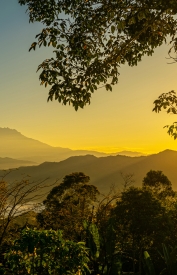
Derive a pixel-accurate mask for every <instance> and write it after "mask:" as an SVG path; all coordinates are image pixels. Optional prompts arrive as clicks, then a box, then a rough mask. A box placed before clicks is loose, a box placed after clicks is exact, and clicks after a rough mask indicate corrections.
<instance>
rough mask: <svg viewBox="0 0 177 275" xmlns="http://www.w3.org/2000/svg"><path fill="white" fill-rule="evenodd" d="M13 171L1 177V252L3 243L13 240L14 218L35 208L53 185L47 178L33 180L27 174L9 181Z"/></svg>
mask: <svg viewBox="0 0 177 275" xmlns="http://www.w3.org/2000/svg"><path fill="white" fill-rule="evenodd" d="M12 172H13V171H11V170H9V171H7V172H6V173H5V174H4V175H3V176H2V177H1V178H0V253H1V248H2V245H3V243H4V242H9V241H11V240H8V239H9V238H10V234H9V230H10V227H11V225H12V223H13V221H14V219H15V218H16V217H17V216H18V215H20V214H22V213H25V212H29V211H32V210H34V209H35V208H36V205H37V204H38V202H39V201H40V200H41V199H42V198H43V197H44V196H45V191H46V188H47V189H48V188H49V187H51V186H53V184H50V185H48V184H47V179H46V180H43V181H33V180H30V179H29V177H27V176H26V177H23V178H22V179H21V180H19V181H14V182H8V180H6V178H7V176H8V174H9V173H12ZM55 183H56V182H55ZM55 183H54V184H55ZM41 190H42V192H41Z"/></svg>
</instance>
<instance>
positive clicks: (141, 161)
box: [0, 150, 177, 193]
mask: <svg viewBox="0 0 177 275" xmlns="http://www.w3.org/2000/svg"><path fill="white" fill-rule="evenodd" d="M176 163H177V151H172V150H165V151H163V152H160V153H158V154H153V155H150V156H141V157H127V156H120V155H118V156H107V157H99V158H98V157H95V156H93V155H86V156H75V157H70V158H68V159H66V160H63V161H60V162H44V163H42V164H40V165H37V166H29V167H20V168H19V169H18V170H15V171H12V172H11V173H10V174H9V175H8V176H7V181H8V182H12V181H14V180H20V178H21V177H23V176H24V175H30V176H31V179H32V180H34V181H41V180H44V179H47V178H48V182H49V183H50V184H51V183H54V182H55V181H56V179H58V184H59V183H60V182H61V181H62V179H63V177H64V176H65V175H68V174H70V173H73V172H83V173H85V174H86V175H88V176H90V179H91V181H90V183H91V184H94V185H96V186H97V187H98V189H99V190H100V191H101V192H103V193H108V192H109V189H110V186H111V185H115V186H117V188H120V189H121V188H122V187H123V183H124V181H123V178H122V176H121V172H122V173H123V174H124V175H125V174H134V180H135V182H134V184H133V185H135V186H141V185H142V180H143V178H144V177H145V176H146V174H147V172H149V171H150V170H151V169H152V170H161V171H163V173H164V174H165V175H166V176H167V177H168V178H169V180H170V181H171V182H172V185H173V188H174V190H177V169H176ZM3 173H4V172H3V171H0V175H2V174H3Z"/></svg>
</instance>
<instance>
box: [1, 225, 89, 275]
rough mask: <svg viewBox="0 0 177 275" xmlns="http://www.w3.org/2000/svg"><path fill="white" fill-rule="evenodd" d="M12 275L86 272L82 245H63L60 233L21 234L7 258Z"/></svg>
mask: <svg viewBox="0 0 177 275" xmlns="http://www.w3.org/2000/svg"><path fill="white" fill-rule="evenodd" d="M5 257H6V259H7V266H9V269H10V271H11V274H14V275H17V274H24V275H25V274H31V275H40V274H41V275H49V274H51V275H52V274H53V275H54V274H61V275H62V274H63V275H65V274H73V275H75V274H76V272H78V270H79V269H80V271H82V273H83V274H85V273H86V271H88V267H87V263H88V261H89V259H88V256H87V249H86V248H85V246H84V243H74V242H72V241H65V240H64V239H63V238H62V233H61V231H53V230H40V231H38V230H32V229H26V230H23V231H22V233H21V236H20V238H19V239H18V240H16V241H15V243H14V245H13V246H12V248H11V250H10V252H8V253H7V254H6V256H5Z"/></svg>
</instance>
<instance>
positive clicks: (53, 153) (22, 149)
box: [0, 128, 142, 169]
mask: <svg viewBox="0 0 177 275" xmlns="http://www.w3.org/2000/svg"><path fill="white" fill-rule="evenodd" d="M87 154H90V155H94V156H96V157H106V156H109V155H112V154H106V153H102V152H96V151H87V150H71V149H69V148H62V147H52V146H50V145H48V144H45V143H43V142H40V141H38V140H35V139H32V138H28V137H25V136H24V135H22V134H21V133H19V132H18V131H17V130H14V129H9V128H0V157H1V158H5V157H9V158H13V159H19V160H24V161H31V164H30V163H29V165H33V163H34V162H35V163H38V164H40V163H43V162H45V161H57V162H58V161H61V160H64V159H67V158H69V157H71V156H83V155H87ZM118 154H121V155H128V156H140V155H142V154H141V153H138V152H130V151H124V152H120V153H119V152H118V153H116V154H113V155H118ZM18 165H19V166H21V165H24V164H18ZM19 166H16V167H19ZM14 167H15V166H14ZM7 168H12V166H9V167H7ZM0 169H2V167H1V166H0Z"/></svg>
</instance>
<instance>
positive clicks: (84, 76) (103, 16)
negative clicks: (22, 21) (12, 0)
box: [18, 0, 177, 110]
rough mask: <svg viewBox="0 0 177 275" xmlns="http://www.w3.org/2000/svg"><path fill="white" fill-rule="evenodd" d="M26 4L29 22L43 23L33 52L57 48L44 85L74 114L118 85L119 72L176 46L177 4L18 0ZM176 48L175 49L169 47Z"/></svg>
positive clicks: (42, 77) (46, 69)
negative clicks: (97, 94)
mask: <svg viewBox="0 0 177 275" xmlns="http://www.w3.org/2000/svg"><path fill="white" fill-rule="evenodd" d="M18 2H19V3H20V4H21V5H25V4H26V5H27V11H28V14H29V20H30V22H35V21H38V22H41V23H42V24H43V25H44V28H43V30H42V31H41V33H39V34H37V35H36V38H37V42H33V43H32V45H31V47H30V49H29V50H31V49H33V50H35V49H36V46H39V47H41V46H45V47H46V46H52V47H53V49H54V51H53V52H54V54H55V57H52V58H49V59H46V60H44V61H43V62H42V63H41V64H40V65H39V66H38V69H37V70H40V69H42V72H41V73H40V75H39V79H40V81H41V84H42V85H43V84H45V87H46V86H47V85H50V86H51V88H50V90H49V97H48V100H52V99H53V98H55V99H56V100H58V101H59V102H62V103H63V104H64V105H66V104H67V103H69V104H72V105H73V107H74V108H75V110H77V109H78V107H81V108H83V107H84V106H85V105H86V104H90V100H91V95H92V93H93V92H94V91H95V90H97V89H98V88H100V87H102V86H105V87H106V90H110V91H112V86H113V85H115V84H116V83H118V76H119V71H118V68H119V67H120V66H121V65H122V64H125V63H128V65H129V66H135V65H137V63H138V62H139V61H141V60H142V57H143V56H144V55H152V54H153V52H154V49H155V48H156V47H158V46H160V45H162V44H163V43H164V42H166V38H167V36H168V37H170V38H171V44H172V48H173V49H174V50H176V48H177V38H176V26H177V20H176V17H175V16H174V15H176V13H177V3H176V1H175V0H170V1H162V0H156V1H146V0H143V1H142V0H136V1H134V0H128V1H127V0H117V1H105V0H100V1H96V0H89V1H83V0H72V1H70V0H69V1H68V0H62V1H61V0H46V1H45V3H44V1H43V0H38V1H36V0H18ZM170 50H171V49H170Z"/></svg>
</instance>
